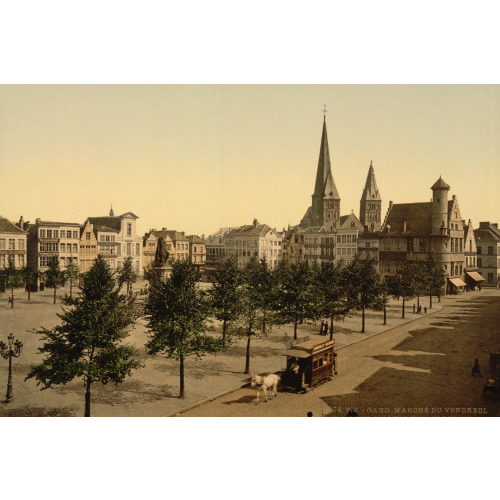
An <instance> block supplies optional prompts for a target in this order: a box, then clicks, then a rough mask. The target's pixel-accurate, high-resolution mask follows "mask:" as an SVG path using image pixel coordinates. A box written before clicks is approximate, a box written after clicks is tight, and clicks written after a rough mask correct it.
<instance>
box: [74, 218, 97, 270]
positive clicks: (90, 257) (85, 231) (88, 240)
mask: <svg viewBox="0 0 500 500" xmlns="http://www.w3.org/2000/svg"><path fill="white" fill-rule="evenodd" d="M96 259H97V239H96V235H95V233H94V226H93V225H92V224H91V223H90V222H89V220H88V219H87V220H86V221H85V222H84V223H83V226H82V227H81V228H80V262H79V264H78V267H79V268H80V273H86V272H88V271H89V270H90V268H91V267H92V265H93V264H94V261H95V260H96Z"/></svg>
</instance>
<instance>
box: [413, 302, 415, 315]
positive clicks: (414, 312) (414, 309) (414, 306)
mask: <svg viewBox="0 0 500 500" xmlns="http://www.w3.org/2000/svg"><path fill="white" fill-rule="evenodd" d="M413 314H415V304H413Z"/></svg>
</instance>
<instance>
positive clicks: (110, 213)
mask: <svg viewBox="0 0 500 500" xmlns="http://www.w3.org/2000/svg"><path fill="white" fill-rule="evenodd" d="M109 216H110V217H114V216H115V213H114V212H113V205H111V209H110V211H109Z"/></svg>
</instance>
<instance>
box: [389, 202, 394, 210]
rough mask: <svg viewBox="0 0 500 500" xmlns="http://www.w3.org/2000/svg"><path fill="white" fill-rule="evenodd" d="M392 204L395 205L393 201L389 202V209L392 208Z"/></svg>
mask: <svg viewBox="0 0 500 500" xmlns="http://www.w3.org/2000/svg"><path fill="white" fill-rule="evenodd" d="M392 205H393V202H392V201H390V202H389V210H390V209H391V208H392Z"/></svg>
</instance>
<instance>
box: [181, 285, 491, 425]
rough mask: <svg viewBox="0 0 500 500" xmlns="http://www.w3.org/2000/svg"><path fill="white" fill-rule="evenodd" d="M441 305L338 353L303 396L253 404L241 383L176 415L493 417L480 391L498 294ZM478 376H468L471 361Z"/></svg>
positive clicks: (283, 395) (287, 395)
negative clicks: (335, 365) (332, 370)
mask: <svg viewBox="0 0 500 500" xmlns="http://www.w3.org/2000/svg"><path fill="white" fill-rule="evenodd" d="M443 303H445V305H444V307H443V309H442V310H441V311H440V312H438V313H436V314H433V315H430V316H427V317H424V318H421V319H419V320H418V321H416V322H413V323H409V324H406V325H402V326H399V327H397V328H395V329H393V330H390V331H387V332H384V333H382V334H380V335H377V336H373V337H371V338H368V339H366V340H364V341H363V342H359V343H357V344H353V345H350V346H347V347H345V348H343V349H341V350H340V351H339V354H338V355H339V369H340V371H339V375H338V376H336V377H335V378H334V380H332V381H331V382H326V383H324V384H323V385H320V386H318V387H317V388H315V389H313V390H312V391H310V392H308V393H307V394H293V393H278V397H277V398H275V399H270V400H269V402H267V403H259V404H256V403H255V393H254V392H253V391H252V390H251V389H250V388H244V389H241V390H239V391H237V392H234V393H232V394H228V395H226V396H224V397H221V398H219V399H217V400H215V401H213V402H210V403H208V404H205V405H201V406H199V407H197V408H194V409H192V410H190V411H187V412H184V413H182V414H181V415H182V416H253V417H256V416H268V417H272V416H279V417H288V416H298V417H304V416H306V414H307V412H312V413H313V416H331V417H333V416H346V414H347V413H348V411H349V410H353V411H355V412H356V413H357V414H358V415H359V416H363V417H365V416H453V417H458V416H497V415H498V413H499V410H500V401H499V399H498V397H496V396H490V395H489V394H488V395H487V397H486V398H483V396H482V388H483V385H484V383H485V380H486V379H487V378H488V377H490V376H492V373H491V370H490V368H489V353H490V352H499V351H500V334H499V328H498V324H499V321H500V308H499V305H500V293H499V292H498V291H497V290H485V289H483V291H482V292H481V293H479V294H465V295H461V296H459V297H454V298H450V299H446V300H444V301H443ZM476 357H477V358H478V359H479V364H480V366H481V370H482V375H483V377H482V378H480V377H472V375H471V369H472V366H473V363H474V359H475V358H476Z"/></svg>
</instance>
